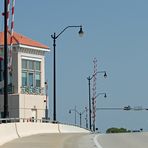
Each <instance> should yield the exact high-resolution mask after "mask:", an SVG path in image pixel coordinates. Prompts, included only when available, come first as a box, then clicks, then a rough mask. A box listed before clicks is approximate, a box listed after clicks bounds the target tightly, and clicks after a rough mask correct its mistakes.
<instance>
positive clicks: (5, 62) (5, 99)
mask: <svg viewBox="0 0 148 148" xmlns="http://www.w3.org/2000/svg"><path fill="white" fill-rule="evenodd" d="M7 4H8V0H5V1H4V118H8V116H9V113H8V61H7V58H8V55H7V52H8V51H7V47H8V46H7V29H8V28H7V12H8V7H7Z"/></svg>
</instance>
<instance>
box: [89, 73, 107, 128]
mask: <svg viewBox="0 0 148 148" xmlns="http://www.w3.org/2000/svg"><path fill="white" fill-rule="evenodd" d="M98 73H103V74H104V78H106V77H107V73H106V71H97V72H96V73H95V74H93V75H92V76H89V77H87V80H88V88H89V89H88V92H89V95H88V102H89V108H88V110H89V129H90V130H91V88H90V81H91V80H92V78H93V77H94V76H95V75H97V74H98Z"/></svg>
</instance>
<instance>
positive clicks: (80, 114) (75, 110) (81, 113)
mask: <svg viewBox="0 0 148 148" xmlns="http://www.w3.org/2000/svg"><path fill="white" fill-rule="evenodd" d="M72 111H74V112H75V115H76V113H77V114H78V115H79V116H80V127H82V115H83V114H84V113H85V112H86V128H87V107H85V110H83V111H82V112H79V111H77V109H76V107H75V108H74V109H70V110H69V114H71V112H72ZM75 123H76V116H75ZM75 125H76V124H75Z"/></svg>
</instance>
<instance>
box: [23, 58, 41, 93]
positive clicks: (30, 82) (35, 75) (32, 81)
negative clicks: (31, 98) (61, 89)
mask: <svg viewBox="0 0 148 148" xmlns="http://www.w3.org/2000/svg"><path fill="white" fill-rule="evenodd" d="M22 89H23V92H24V93H26V91H27V92H28V93H29V94H30V93H31V94H34V93H40V89H41V62H40V61H35V60H27V59H22Z"/></svg>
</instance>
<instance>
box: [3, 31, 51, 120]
mask: <svg viewBox="0 0 148 148" xmlns="http://www.w3.org/2000/svg"><path fill="white" fill-rule="evenodd" d="M10 38H11V33H10V32H8V46H10ZM12 44H13V45H12V70H11V73H10V72H9V74H8V77H9V80H8V93H9V96H8V111H9V117H10V118H26V119H42V118H44V117H45V111H46V101H45V100H46V93H45V92H46V91H45V90H46V86H45V53H46V52H48V51H49V48H48V47H47V46H46V45H43V44H41V43H39V42H37V41H34V40H32V39H30V38H28V37H26V36H23V35H21V34H18V33H16V32H14V33H13V38H12ZM3 50H4V33H3V32H0V54H1V55H2V54H3ZM3 70H4V69H3V59H2V58H0V117H3V106H4V96H3V89H4V88H3V87H4V86H3Z"/></svg>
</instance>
